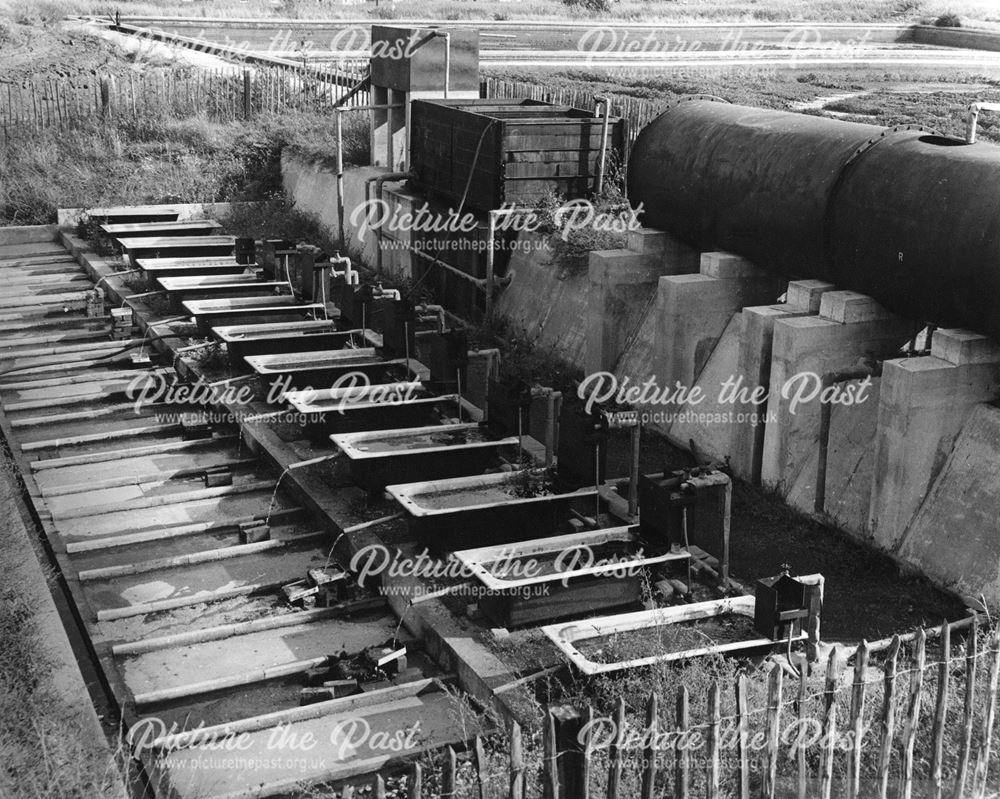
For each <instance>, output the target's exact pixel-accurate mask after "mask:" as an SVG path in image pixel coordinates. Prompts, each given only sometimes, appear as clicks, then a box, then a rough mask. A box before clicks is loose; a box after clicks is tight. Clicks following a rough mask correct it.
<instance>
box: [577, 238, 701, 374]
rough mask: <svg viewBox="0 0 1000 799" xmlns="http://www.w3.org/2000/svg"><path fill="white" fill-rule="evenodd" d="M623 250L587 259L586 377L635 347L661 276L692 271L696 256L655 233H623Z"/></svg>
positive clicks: (596, 253)
mask: <svg viewBox="0 0 1000 799" xmlns="http://www.w3.org/2000/svg"><path fill="white" fill-rule="evenodd" d="M627 242H628V246H627V248H624V249H619V250H595V251H593V252H591V253H590V262H589V273H588V279H589V282H590V291H589V294H588V309H587V316H588V324H587V354H586V360H585V368H586V370H587V371H588V372H600V371H605V370H611V369H613V368H614V367H615V366H616V365H617V364H619V363H621V362H622V359H623V356H624V355H625V350H626V349H628V348H629V347H630V346H632V345H633V344H634V343H635V338H636V334H637V333H638V332H640V327H641V325H642V324H643V319H644V317H646V316H647V315H648V314H649V313H650V312H651V311H652V309H653V303H654V302H655V299H654V298H655V296H656V294H655V292H656V282H657V280H658V279H659V277H660V276H661V275H677V274H685V273H689V272H694V271H697V269H698V263H699V258H700V257H701V256H700V254H699V253H698V252H697V251H696V250H694V249H692V248H691V247H688V246H687V245H686V244H683V243H681V242H680V241H678V240H677V239H675V238H674V237H673V236H671V235H670V234H668V233H664V232H663V231H660V230H648V229H646V228H642V229H640V230H633V231H629V233H628V235H627Z"/></svg>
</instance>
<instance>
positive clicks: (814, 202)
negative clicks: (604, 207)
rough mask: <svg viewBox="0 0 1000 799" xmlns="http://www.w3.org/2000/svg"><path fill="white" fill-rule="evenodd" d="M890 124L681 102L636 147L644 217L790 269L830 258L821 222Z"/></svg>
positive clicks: (692, 238) (808, 269)
mask: <svg viewBox="0 0 1000 799" xmlns="http://www.w3.org/2000/svg"><path fill="white" fill-rule="evenodd" d="M881 132H882V128H879V127H876V126H874V125H857V124H850V123H843V122H837V121H833V120H829V119H823V118H821V117H817V116H810V115H807V114H793V113H787V112H780V111H768V110H765V109H761V108H747V107H745V106H739V105H730V104H728V103H725V102H723V101H719V100H712V99H708V98H690V99H685V100H682V101H680V102H678V103H677V104H676V105H674V106H673V107H672V108H671V109H669V110H668V111H665V112H664V113H663V114H661V115H660V116H658V117H657V118H656V119H654V120H653V121H652V122H650V123H649V125H647V126H646V127H645V128H644V129H643V130H642V132H641V133H640V134H639V137H638V138H637V139H636V142H635V145H634V146H633V148H632V153H631V155H630V156H629V165H628V196H629V199H630V200H631V201H632V203H633V204H634V205H638V204H639V203H641V204H642V211H643V214H642V216H641V221H642V223H643V224H644V225H647V226H649V227H657V228H661V229H663V230H668V231H670V232H671V233H673V234H674V235H676V236H678V237H679V238H681V239H683V240H685V241H687V242H688V243H689V244H691V245H693V246H695V247H697V248H699V249H701V250H725V251H727V252H734V253H738V254H739V255H742V256H744V257H746V258H749V259H750V260H752V261H754V262H755V263H756V264H757V265H759V266H761V267H766V268H772V269H779V270H781V271H783V272H786V273H788V274H806V273H815V272H816V271H817V270H820V269H821V268H822V263H823V252H822V229H823V218H824V215H825V213H826V207H827V202H828V200H829V196H830V192H831V191H832V189H833V187H834V185H835V184H836V182H837V179H838V177H839V176H840V173H841V171H842V170H843V168H844V165H845V164H846V163H847V162H848V161H849V160H850V159H851V157H852V156H854V154H855V153H856V152H857V151H858V150H859V149H860V148H862V147H864V146H865V145H866V144H867V143H868V141H869V140H871V139H873V138H875V137H877V136H878V135H879V134H880V133H881Z"/></svg>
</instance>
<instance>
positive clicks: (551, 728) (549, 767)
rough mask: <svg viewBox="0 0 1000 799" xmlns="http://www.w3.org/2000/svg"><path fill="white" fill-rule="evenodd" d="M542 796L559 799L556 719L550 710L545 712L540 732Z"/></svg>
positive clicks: (547, 798)
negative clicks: (541, 744) (541, 739)
mask: <svg viewBox="0 0 1000 799" xmlns="http://www.w3.org/2000/svg"><path fill="white" fill-rule="evenodd" d="M542 738H543V747H542V748H543V758H544V759H543V761H542V796H543V797H544V799H559V767H558V764H557V762H556V719H555V716H554V715H553V714H552V708H548V709H547V710H546V711H545V722H544V727H543V730H542Z"/></svg>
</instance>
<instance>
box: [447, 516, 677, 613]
mask: <svg viewBox="0 0 1000 799" xmlns="http://www.w3.org/2000/svg"><path fill="white" fill-rule="evenodd" d="M454 557H455V559H456V560H458V561H459V562H460V563H461V564H462V565H463V566H464V567H465V568H466V569H467V570H468V571H469V572H470V573H471V574H472V575H473V577H474V578H475V579H476V580H477V581H478V582H479V584H480V585H481V586H482V587H483V588H484V589H485V591H484V592H483V593H482V594H481V595H480V599H479V609H480V610H481V611H482V612H483V613H485V614H486V616H487V617H488V618H489V619H491V620H492V621H493V622H494V623H495V624H498V625H500V626H501V627H505V628H508V629H510V628H514V627H524V626H527V625H532V624H537V623H539V622H542V621H552V620H554V619H560V618H566V617H569V616H582V615H588V614H591V613H598V612H603V611H607V610H610V609H612V608H621V607H624V606H628V605H635V604H638V603H639V602H641V601H642V587H643V578H644V576H645V574H646V570H647V569H648V568H649V567H651V566H654V565H656V564H659V563H667V562H669V561H677V562H679V563H683V562H685V561H687V560H688V559H690V557H691V555H690V553H689V552H688V551H687V550H686V549H679V550H677V551H667V552H662V553H659V554H657V553H647V552H646V551H645V550H644V548H643V543H642V541H641V540H640V536H639V527H638V526H637V525H628V526H624V527H609V528H604V529H601V530H588V531H586V532H583V533H572V534H570V535H560V536H553V537H552V538H542V539H537V540H533V541H525V542H523V543H519V544H504V545H501V546H490V547H479V548H477V549H464V550H460V551H458V552H455V553H454Z"/></svg>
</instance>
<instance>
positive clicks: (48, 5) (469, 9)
mask: <svg viewBox="0 0 1000 799" xmlns="http://www.w3.org/2000/svg"><path fill="white" fill-rule="evenodd" d="M592 2H596V3H597V4H598V5H599V6H600V7H597V8H590V4H591V3H592ZM605 3H607V5H608V6H609V8H607V9H605V8H603V6H604V4H605ZM119 8H120V10H121V11H122V13H123V14H124V13H126V11H127V12H128V13H129V14H136V15H154V16H158V15H176V16H195V15H198V16H204V17H253V18H258V19H273V18H283V19H338V18H339V19H343V18H349V19H357V18H358V17H360V16H364V15H368V16H370V17H371V18H373V19H493V18H495V16H496V15H498V14H499V15H510V14H512V11H511V8H510V4H509V2H507V0H430V2H428V1H427V0H395V2H391V3H389V2H380V3H377V2H370V1H369V2H367V3H365V4H364V5H363V6H358V5H343V4H333V3H330V2H328V0H201V1H200V2H199V3H197V4H196V5H193V4H192V3H191V2H190V0H162V2H153V0H135V1H134V2H130V3H128V4H127V9H126V8H125V7H123V6H122V4H120V3H114V2H110V1H109V0H41V2H37V3H36V2H31V3H24V2H17V1H16V0H0V14H2V15H4V16H7V15H14V14H17V15H20V16H23V17H28V18H34V19H41V18H45V19H49V20H55V19H58V18H60V17H63V16H66V15H69V14H98V15H103V16H110V15H113V14H114V13H115V10H116V9H119ZM949 9H954V11H955V12H957V13H961V14H963V15H964V16H966V17H968V18H970V19H982V20H990V19H996V18H997V16H996V4H995V2H994V0H964V1H963V2H958V3H955V2H951V3H949V4H947V5H946V4H945V3H943V2H941V1H940V0H794V1H793V0H772V2H769V3H766V4H765V3H761V2H759V0H728V2H723V3H719V2H712V0H689V1H688V2H685V3H678V2H676V0H653V1H652V2H650V1H649V0H614V2H609V1H608V0H582V2H581V3H580V4H579V5H578V6H577V7H576V8H574V9H573V12H574V13H575V14H579V15H595V14H600V15H608V14H610V15H611V16H612V17H614V18H617V19H626V20H682V21H696V20H717V21H722V20H830V19H837V20H844V21H854V22H878V21H885V20H898V19H904V20H907V19H912V20H916V19H918V18H922V17H930V18H931V19H933V18H934V17H936V16H937V15H938V14H941V13H943V12H944V11H946V10H949ZM566 11H567V5H566V2H565V0H523V1H522V2H520V3H518V4H517V8H516V9H515V10H514V12H513V13H514V14H516V16H517V17H519V18H522V19H532V18H552V17H560V16H565V15H566ZM4 12H6V13H4Z"/></svg>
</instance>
